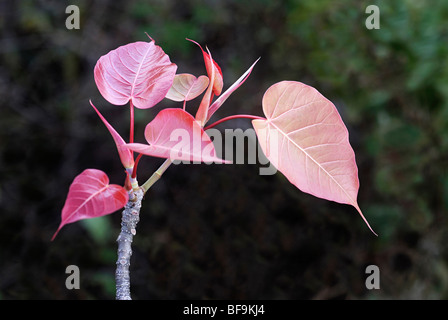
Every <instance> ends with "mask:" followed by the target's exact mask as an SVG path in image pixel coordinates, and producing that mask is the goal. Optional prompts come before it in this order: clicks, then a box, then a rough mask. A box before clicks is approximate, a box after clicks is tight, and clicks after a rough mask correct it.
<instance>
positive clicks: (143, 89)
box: [94, 41, 177, 109]
mask: <svg viewBox="0 0 448 320" xmlns="http://www.w3.org/2000/svg"><path fill="white" fill-rule="evenodd" d="M176 70H177V66H176V65H175V64H174V63H171V61H170V58H169V57H168V55H166V54H165V52H164V51H163V50H162V48H160V47H159V46H156V45H155V44H154V41H151V42H134V43H130V44H127V45H125V46H121V47H119V48H117V49H115V50H112V51H110V52H109V53H107V54H106V55H104V56H102V57H101V58H100V59H99V60H98V62H97V63H96V65H95V70H94V74H95V82H96V85H97V87H98V90H99V91H100V93H101V94H102V95H103V97H104V98H105V99H106V100H107V101H109V102H110V103H112V104H115V105H124V104H126V103H128V102H129V100H131V102H132V103H133V104H134V106H136V107H137V108H140V109H147V108H151V107H153V106H155V105H156V104H157V103H158V102H160V101H161V100H162V99H163V98H164V97H165V95H166V94H167V92H168V90H169V89H170V87H171V84H172V83H173V79H174V76H175V74H176Z"/></svg>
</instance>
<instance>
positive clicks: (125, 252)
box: [115, 188, 144, 300]
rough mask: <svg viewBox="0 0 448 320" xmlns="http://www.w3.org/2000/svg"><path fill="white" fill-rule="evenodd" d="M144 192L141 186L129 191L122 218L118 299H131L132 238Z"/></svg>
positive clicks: (138, 218)
mask: <svg viewBox="0 0 448 320" xmlns="http://www.w3.org/2000/svg"><path fill="white" fill-rule="evenodd" d="M143 195H144V192H143V190H142V189H141V188H138V189H133V190H131V191H130V192H129V201H128V202H127V203H126V205H125V207H124V210H123V214H122V218H121V232H120V235H119V236H118V238H117V242H118V259H117V269H116V271H115V283H116V299H117V300H132V299H131V288H130V287H131V277H130V274H129V266H130V264H131V255H132V247H131V245H132V240H133V238H134V235H135V234H136V232H137V231H136V227H137V223H138V222H139V220H140V217H139V215H140V208H141V206H142V199H143Z"/></svg>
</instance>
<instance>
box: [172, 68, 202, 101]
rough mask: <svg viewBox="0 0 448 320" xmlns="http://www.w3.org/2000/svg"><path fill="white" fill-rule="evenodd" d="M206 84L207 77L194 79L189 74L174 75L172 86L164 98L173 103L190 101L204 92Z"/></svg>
mask: <svg viewBox="0 0 448 320" xmlns="http://www.w3.org/2000/svg"><path fill="white" fill-rule="evenodd" d="M208 83H209V80H208V77H207V76H199V77H198V78H196V77H195V76H194V75H192V74H189V73H182V74H176V76H175V77H174V81H173V84H172V85H171V88H170V90H169V91H168V93H167V94H166V97H165V98H167V99H170V100H173V101H189V100H192V99H194V98H196V97H197V96H199V95H200V94H201V93H202V92H204V90H205V89H206V88H207V86H208Z"/></svg>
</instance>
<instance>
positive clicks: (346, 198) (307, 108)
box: [252, 81, 375, 233]
mask: <svg viewBox="0 0 448 320" xmlns="http://www.w3.org/2000/svg"><path fill="white" fill-rule="evenodd" d="M263 112H264V114H265V116H266V120H253V121H252V124H253V126H254V128H255V131H256V133H257V136H258V139H259V143H260V146H261V148H262V149H263V152H264V153H265V155H266V157H267V158H268V159H269V160H270V161H271V163H272V164H273V165H274V166H275V167H276V168H277V169H278V170H279V171H280V172H282V173H283V174H284V175H285V177H286V178H287V179H288V180H289V181H290V182H291V183H292V184H294V185H295V186H296V187H297V188H299V189H300V190H302V191H303V192H306V193H310V194H312V195H314V196H316V197H319V198H323V199H327V200H331V201H336V202H339V203H344V204H349V205H352V206H353V207H355V208H356V210H357V211H358V212H359V214H360V215H361V217H362V219H363V220H364V222H365V223H366V224H367V226H368V227H369V228H370V230H372V228H371V227H370V225H369V223H368V222H367V220H366V218H365V217H364V215H363V214H362V212H361V209H360V208H359V206H358V203H357V196H358V189H359V180H358V168H357V166H356V161H355V153H354V151H353V149H352V147H351V146H350V143H349V139H348V130H347V128H346V127H345V125H344V123H343V121H342V119H341V116H340V115H339V113H338V111H337V109H336V107H335V106H334V105H333V103H331V102H330V101H329V100H327V99H326V98H325V97H324V96H323V95H321V94H320V93H319V92H318V91H317V90H316V89H314V88H313V87H310V86H307V85H305V84H303V83H300V82H294V81H283V82H279V83H276V84H274V85H273V86H271V87H270V88H269V89H268V90H267V91H266V93H265V94H264V97H263ZM372 232H373V230H372ZM373 233H375V232H373Z"/></svg>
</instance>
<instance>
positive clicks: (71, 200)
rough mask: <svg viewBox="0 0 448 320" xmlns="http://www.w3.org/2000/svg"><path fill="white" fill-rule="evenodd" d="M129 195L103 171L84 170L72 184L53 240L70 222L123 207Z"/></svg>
mask: <svg viewBox="0 0 448 320" xmlns="http://www.w3.org/2000/svg"><path fill="white" fill-rule="evenodd" d="M128 197H129V195H128V193H127V192H126V190H125V189H124V188H123V187H122V186H119V185H115V184H109V177H108V176H107V175H106V174H105V173H104V172H103V171H101V170H97V169H86V170H84V171H83V172H82V173H81V174H79V175H78V176H77V177H76V178H75V179H74V180H73V182H72V184H71V185H70V189H69V191H68V195H67V199H66V200H65V204H64V207H63V209H62V215H61V220H62V221H61V224H60V225H59V227H58V229H57V230H56V232H55V234H54V235H53V237H52V238H51V240H52V241H53V240H54V238H55V237H56V235H57V234H58V232H59V230H61V228H62V227H63V226H64V225H66V224H68V223H72V222H75V221H78V220H82V219H88V218H96V217H101V216H104V215H106V214H109V213H112V212H115V211H117V210H119V209H121V208H123V207H124V205H125V204H126V203H127V202H128Z"/></svg>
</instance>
